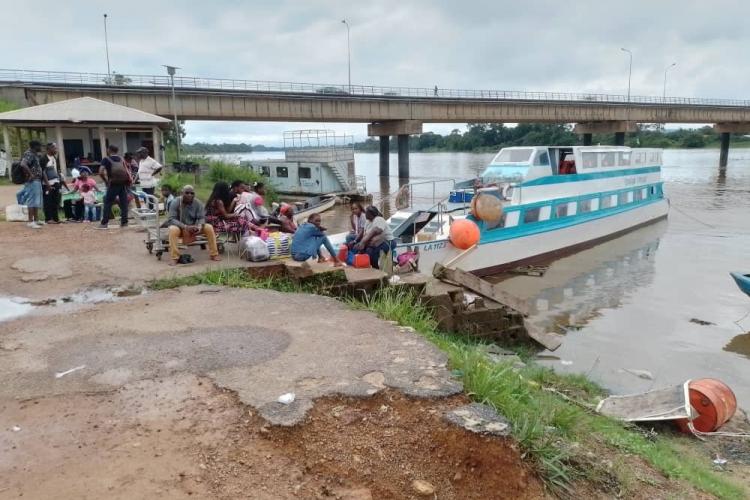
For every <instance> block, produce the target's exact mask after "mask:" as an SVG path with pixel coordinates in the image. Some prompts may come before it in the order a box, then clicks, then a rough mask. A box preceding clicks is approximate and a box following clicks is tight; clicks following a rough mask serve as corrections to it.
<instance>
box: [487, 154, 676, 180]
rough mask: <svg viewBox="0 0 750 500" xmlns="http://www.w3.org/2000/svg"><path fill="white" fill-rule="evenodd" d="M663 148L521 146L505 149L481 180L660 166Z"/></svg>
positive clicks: (532, 178)
mask: <svg viewBox="0 0 750 500" xmlns="http://www.w3.org/2000/svg"><path fill="white" fill-rule="evenodd" d="M661 162H662V152H661V150H660V149H631V148H629V147H627V146H520V147H511V148H503V149H501V150H500V152H499V153H498V154H497V155H496V156H495V157H494V158H493V159H492V161H491V162H490V164H489V165H488V166H487V168H486V169H485V171H484V172H483V173H482V175H481V178H482V182H483V183H485V184H487V183H490V182H510V183H524V182H527V181H530V180H534V179H539V178H541V177H549V176H554V175H571V174H582V173H594V172H603V171H609V170H612V169H627V168H633V167H635V168H638V167H652V166H660V165H661Z"/></svg>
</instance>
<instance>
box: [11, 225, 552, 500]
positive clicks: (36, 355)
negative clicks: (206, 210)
mask: <svg viewBox="0 0 750 500" xmlns="http://www.w3.org/2000/svg"><path fill="white" fill-rule="evenodd" d="M142 239H143V233H140V232H139V231H138V229H137V228H128V229H125V230H120V229H110V230H108V231H106V232H104V231H97V230H94V229H93V228H91V227H87V226H86V225H83V224H65V225H60V226H50V227H44V228H43V229H41V230H38V231H31V230H28V229H27V228H25V226H24V225H22V224H12V223H0V243H1V244H2V246H3V249H4V251H3V253H2V255H1V256H0V289H1V290H2V291H3V294H6V295H7V296H15V297H26V298H29V299H33V300H34V301H41V302H42V303H44V302H45V301H46V300H47V299H52V298H59V297H64V296H72V295H76V294H78V295H79V296H80V295H81V292H82V291H87V290H88V291H91V290H92V288H97V289H99V290H107V289H109V288H111V287H119V288H128V287H139V286H142V285H143V283H144V282H146V281H148V280H150V279H153V278H157V277H166V276H171V275H173V274H175V273H194V272H197V271H198V270H200V269H203V268H207V267H209V263H208V259H207V255H206V254H205V252H201V251H199V250H196V251H194V255H195V256H196V260H197V261H198V262H196V264H194V265H191V266H185V267H184V268H178V269H174V268H169V267H168V266H167V265H166V262H159V261H157V260H156V259H155V258H154V257H153V256H149V255H148V254H147V253H146V251H145V247H144V245H143V243H142ZM239 264H240V261H239V260H238V259H237V258H236V257H230V258H228V259H226V260H225V262H223V263H222V265H226V266H232V267H234V266H237V265H239ZM84 296H85V294H84ZM92 296H95V294H94V295H92ZM0 307H2V305H0ZM352 325H356V328H354V329H353V328H352ZM0 379H2V380H3V381H4V383H3V384H2V385H0V450H1V451H0V498H2V499H4V498H18V497H24V498H91V499H94V498H96V499H98V498H122V499H126V498H127V499H131V498H227V499H229V498H268V499H272V498H273V499H276V498H349V499H366V498H417V497H418V494H417V493H416V492H415V489H414V486H413V485H412V483H413V482H414V481H417V480H421V481H426V482H428V483H430V485H431V487H432V488H434V490H435V493H434V494H433V495H431V496H430V497H431V498H434V497H435V495H437V497H438V498H539V497H543V496H545V493H544V489H543V486H542V484H541V482H540V481H539V480H538V479H537V478H536V476H535V475H534V473H533V472H532V471H531V469H530V466H529V465H528V464H527V463H525V462H524V461H523V460H522V459H521V457H520V454H519V452H518V450H517V448H516V446H515V445H514V444H513V443H512V442H511V441H510V440H509V439H507V438H489V437H481V436H479V435H476V434H472V433H469V432H468V431H465V430H464V429H462V428H459V427H456V426H454V425H453V424H448V423H447V422H445V421H444V420H443V415H444V413H445V412H446V411H447V410H449V409H452V408H454V407H456V406H458V405H460V404H464V403H466V398H465V396H462V395H460V392H461V384H460V383H459V382H458V381H457V380H455V379H454V378H453V377H452V376H451V374H450V372H449V370H448V368H447V365H446V359H445V356H444V355H443V353H441V352H440V351H439V350H437V349H436V348H435V347H434V346H432V345H431V344H429V343H428V342H426V341H425V340H424V339H422V338H421V337H419V336H418V335H416V334H414V333H412V332H409V331H406V330H404V329H401V328H398V327H397V326H394V325H392V324H389V323H388V322H385V321H381V320H379V319H377V318H376V317H375V316H374V315H372V314H370V313H367V312H363V311H354V310H351V309H349V308H347V307H346V306H345V305H343V304H341V303H339V302H336V301H334V300H333V299H329V298H324V297H317V296H311V295H293V294H280V293H277V292H271V291H263V290H239V289H224V288H212V287H191V288H186V289H180V290H168V291H163V292H151V293H147V294H145V295H136V296H133V297H126V298H121V299H112V300H110V298H108V299H107V300H105V301H104V302H99V303H92V302H87V301H86V300H83V301H82V302H80V303H78V302H73V303H57V304H53V305H39V306H36V307H34V308H33V310H32V311H31V312H30V313H29V314H28V315H25V316H22V317H19V318H15V319H10V320H8V321H5V322H3V323H0ZM285 392H293V393H295V398H296V399H295V401H294V403H292V404H290V405H282V404H280V403H278V402H276V399H277V398H278V397H279V395H280V394H283V393H285ZM457 394H458V395H457ZM274 424H275V425H274ZM488 488H492V489H491V490H488ZM488 492H489V493H488ZM420 498H425V497H424V496H422V497H420Z"/></svg>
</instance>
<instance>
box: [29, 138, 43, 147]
mask: <svg viewBox="0 0 750 500" xmlns="http://www.w3.org/2000/svg"><path fill="white" fill-rule="evenodd" d="M41 146H42V143H41V142H39V141H37V140H36V139H34V140H33V141H29V147H30V148H31V149H34V148H39V147H41Z"/></svg>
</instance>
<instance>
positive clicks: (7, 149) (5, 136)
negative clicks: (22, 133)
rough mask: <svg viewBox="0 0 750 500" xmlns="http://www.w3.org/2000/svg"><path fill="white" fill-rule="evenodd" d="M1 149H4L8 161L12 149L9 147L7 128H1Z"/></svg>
mask: <svg viewBox="0 0 750 500" xmlns="http://www.w3.org/2000/svg"><path fill="white" fill-rule="evenodd" d="M3 149H5V152H6V153H7V154H8V156H7V158H8V160H10V159H11V156H12V153H11V152H12V151H13V147H12V146H11V145H10V132H8V127H3ZM8 169H10V164H8Z"/></svg>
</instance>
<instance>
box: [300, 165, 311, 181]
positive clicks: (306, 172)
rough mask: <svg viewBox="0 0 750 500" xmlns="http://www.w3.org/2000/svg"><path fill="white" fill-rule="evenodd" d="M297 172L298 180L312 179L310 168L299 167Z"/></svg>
mask: <svg viewBox="0 0 750 500" xmlns="http://www.w3.org/2000/svg"><path fill="white" fill-rule="evenodd" d="M298 171H299V178H300V179H310V178H312V169H311V168H310V167H299V169H298Z"/></svg>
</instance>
